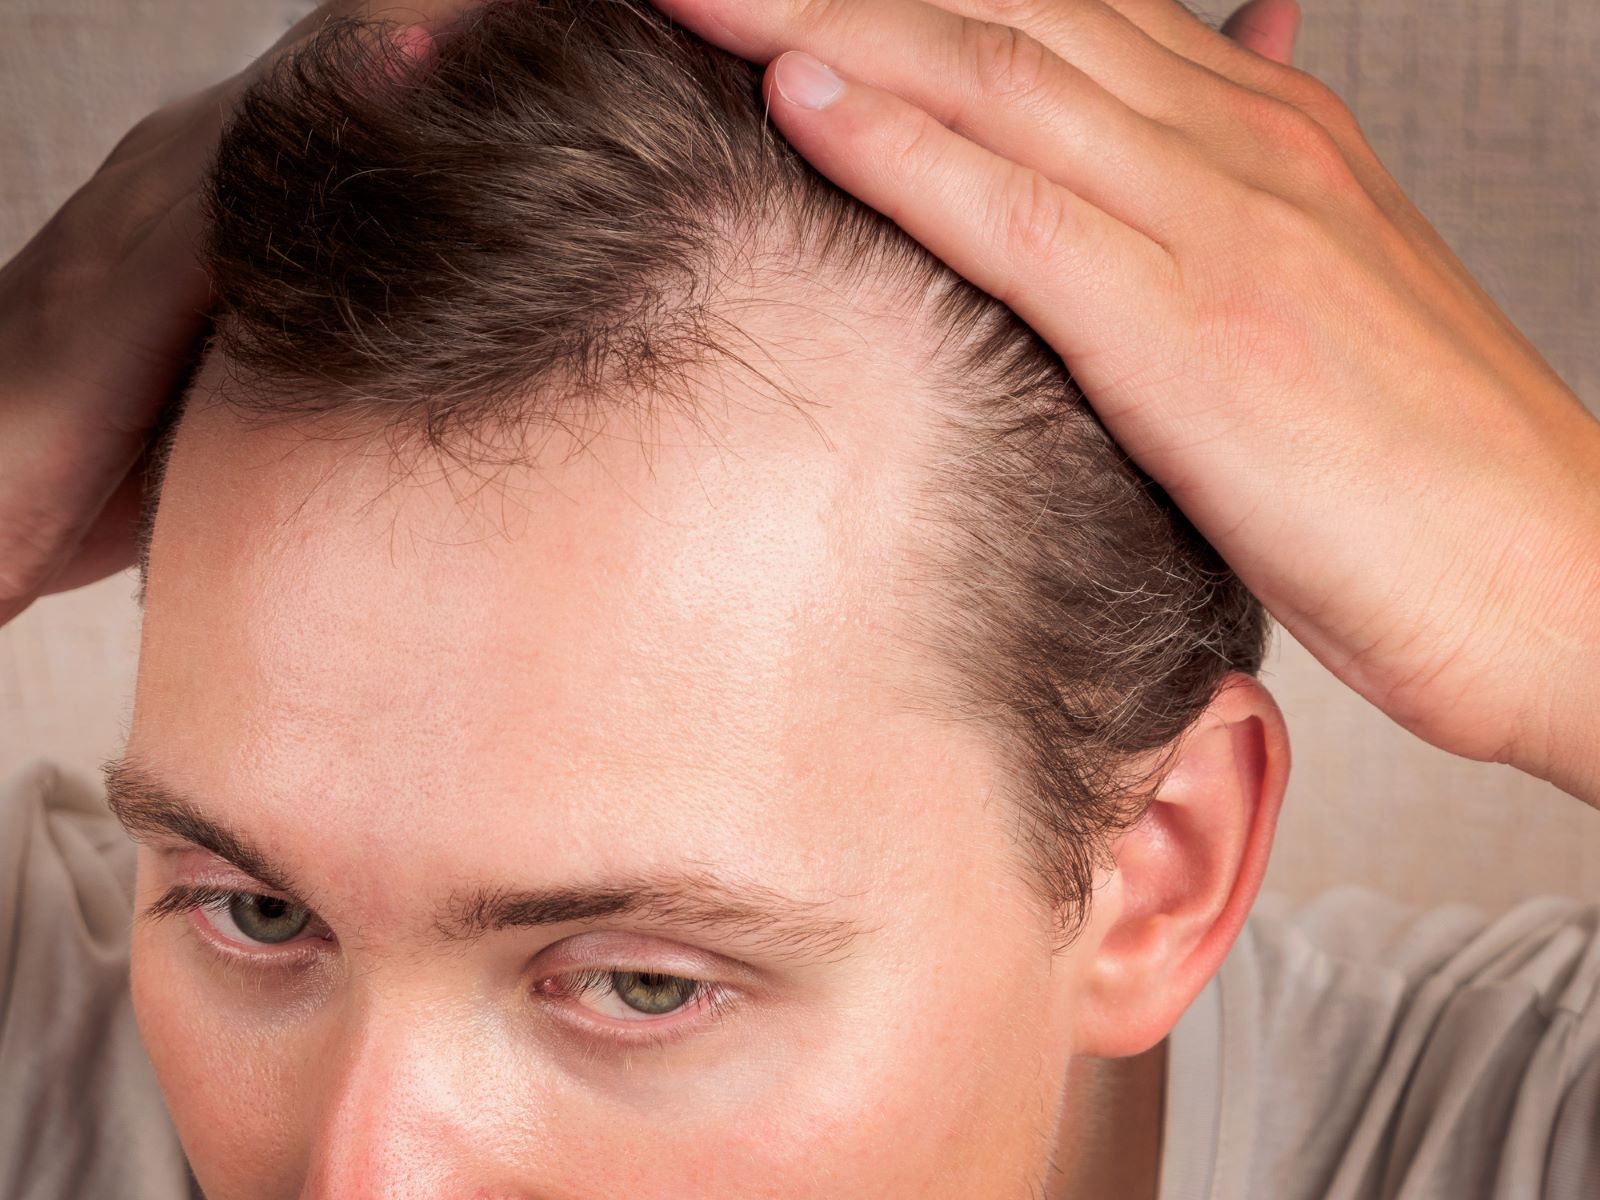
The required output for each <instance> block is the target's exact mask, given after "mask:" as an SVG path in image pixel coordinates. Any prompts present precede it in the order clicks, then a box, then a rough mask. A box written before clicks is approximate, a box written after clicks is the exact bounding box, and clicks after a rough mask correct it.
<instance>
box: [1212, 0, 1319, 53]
mask: <svg viewBox="0 0 1600 1200" xmlns="http://www.w3.org/2000/svg"><path fill="white" fill-rule="evenodd" d="M1299 30H1300V6H1299V5H1298V4H1296V3H1295V0H1250V3H1248V4H1246V5H1244V6H1242V7H1241V8H1239V9H1238V10H1237V11H1236V12H1235V13H1234V14H1233V15H1232V16H1231V17H1229V18H1228V19H1227V20H1226V21H1224V22H1223V23H1222V32H1223V33H1224V34H1225V35H1226V36H1228V37H1230V38H1232V39H1233V40H1234V41H1236V42H1238V43H1239V45H1241V46H1243V47H1245V49H1247V50H1253V51H1254V52H1255V53H1257V54H1259V55H1261V56H1262V57H1263V58H1270V59H1272V60H1273V61H1274V62H1280V63H1283V64H1284V65H1285V66H1289V65H1292V64H1293V62H1294V39H1295V34H1296V33H1298V32H1299Z"/></svg>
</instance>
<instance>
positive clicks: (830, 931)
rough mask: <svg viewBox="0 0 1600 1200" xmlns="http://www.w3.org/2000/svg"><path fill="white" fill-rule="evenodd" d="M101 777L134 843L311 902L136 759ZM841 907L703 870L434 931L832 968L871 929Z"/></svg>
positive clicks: (614, 885) (445, 923)
mask: <svg viewBox="0 0 1600 1200" xmlns="http://www.w3.org/2000/svg"><path fill="white" fill-rule="evenodd" d="M101 772H102V774H103V776H104V778H105V791H106V803H107V805H108V806H109V807H110V809H111V811H112V813H113V814H114V815H115V816H116V818H117V820H118V821H120V822H121V823H122V826H123V828H124V829H126V830H127V832H128V835H129V836H130V837H131V838H133V839H134V840H136V841H142V840H146V839H148V838H151V837H161V836H166V837H175V838H178V839H179V840H181V841H185V842H188V843H190V844H191V845H194V846H198V847H200V848H201V849H204V850H208V851H210V852H211V853H212V854H215V855H216V856H217V857H218V858H221V859H224V860H225V861H227V862H230V863H232V864H233V865H234V866H235V867H237V868H238V869H239V870H241V871H243V872H244V873H245V874H247V875H249V876H251V877H252V878H254V879H258V880H260V881H261V882H262V883H263V884H265V885H266V886H267V887H270V888H273V889H274V890H276V891H280V892H284V893H287V894H289V895H291V896H295V897H296V898H297V899H302V900H303V899H304V898H305V897H304V893H303V892H301V891H300V890H299V889H298V888H296V887H295V885H294V883H293V880H292V879H291V877H290V875H289V874H288V872H286V871H284V870H283V869H282V868H281V867H279V866H278V865H276V864H274V863H273V862H272V861H271V860H270V858H269V856H268V855H267V854H266V853H265V852H264V851H263V850H262V849H261V848H260V847H259V846H257V845H256V844H254V843H253V842H251V841H250V840H249V839H248V838H246V837H244V836H243V835H241V834H239V833H237V832H234V831H232V830H229V829H228V828H227V827H226V826H224V825H222V824H220V823H218V822H216V821H214V820H212V819H211V818H209V817H207V816H205V815H204V814H203V813H202V812H201V811H200V809H199V808H198V807H197V806H196V805H195V804H194V803H193V802H192V801H191V800H190V799H188V798H187V797H185V796H183V795H181V794H180V793H179V792H177V791H176V790H175V789H173V788H172V787H170V786H168V785H167V784H165V783H163V782H162V781H161V780H159V779H158V778H157V777H156V776H155V775H154V774H153V773H152V772H151V771H150V770H149V769H148V768H146V767H145V766H143V765H142V764H141V763H139V762H138V761H137V760H135V759H133V758H130V757H123V758H120V759H109V760H107V761H106V762H105V763H104V764H103V765H102V767H101ZM833 908H834V902H832V901H827V900H811V899H806V898H802V897H798V896H792V895H789V894H787V893H783V892H779V891H777V890H775V889H772V888H769V887H766V886H764V885H762V884H759V883H755V882H752V881H749V880H728V879H722V878H719V877H717V876H715V875H712V874H711V873H709V872H705V871H700V870H685V871H657V872H647V873H644V874H641V875H636V876H633V877H630V878H628V879H624V880H616V881H612V880H608V881H601V882H597V883H593V884H582V885H574V886H565V887H549V888H532V889H526V888H511V887H487V888H476V889H468V890H462V891H455V892H452V893H451V894H450V895H449V896H448V898H447V899H446V900H445V902H444V903H443V904H441V905H440V906H439V907H438V909H437V910H436V912H435V914H434V920H433V930H434V933H435V934H436V935H437V937H438V938H439V939H440V940H441V941H445V942H468V941H473V940H475V939H477V938H480V937H482V936H484V935H485V934H489V933H495V932H498V931H501V930H509V929H534V928H540V927H543V926H548V925H562V924H572V923H582V922H590V921H599V920H604V919H606V918H608V917H619V916H637V917H642V918H646V919H648V920H650V921H651V922H653V923H655V924H659V925H661V926H664V927H668V928H673V929H680V930H684V931H703V932H711V933H721V934H725V935H732V936H734V937H736V938H738V939H740V940H741V941H744V942H747V943H749V944H750V945H752V946H753V947H755V948H757V949H759V950H762V951H765V952H766V953H769V954H771V955H773V956H775V957H781V958H815V959H822V960H831V959H836V958H839V957H841V956H843V955H844V954H845V952H846V951H847V950H848V949H849V947H850V945H851V943H852V942H854V941H855V940H856V938H857V937H859V936H860V935H861V934H862V933H863V932H864V931H865V930H864V927H863V926H861V925H859V924H858V923H856V922H854V921H851V920H849V919H847V918H843V917H840V916H837V915H835V914H834V913H833V912H832V911H831V910H832V909H833Z"/></svg>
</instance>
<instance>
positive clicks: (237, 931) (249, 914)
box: [202, 892, 312, 946]
mask: <svg viewBox="0 0 1600 1200" xmlns="http://www.w3.org/2000/svg"><path fill="white" fill-rule="evenodd" d="M202 911H204V912H205V914H206V917H207V918H208V919H209V920H210V922H211V926H212V928H214V929H215V930H216V931H217V933H218V934H219V935H220V936H221V937H223V938H226V939H227V940H228V941H230V942H235V943H237V944H239V945H246V946H248V945H257V946H281V945H283V944H284V943H285V942H292V941H293V940H294V939H295V938H297V937H299V936H300V935H301V934H302V933H304V932H305V930H306V927H307V926H309V925H310V924H311V921H312V913H311V910H310V909H309V908H307V907H306V906H305V905H303V904H296V903H295V902H294V901H292V900H285V899H284V898H283V897H281V896H263V895H260V894H258V893H254V892H230V893H228V894H227V895H224V896H219V897H217V898H216V899H214V900H212V901H211V902H210V903H208V904H205V905H203V906H202Z"/></svg>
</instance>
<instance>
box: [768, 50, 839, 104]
mask: <svg viewBox="0 0 1600 1200" xmlns="http://www.w3.org/2000/svg"><path fill="white" fill-rule="evenodd" d="M772 75H773V80H774V82H776V83H777V85H778V91H779V92H780V93H782V95H783V98H784V99H785V100H787V101H788V102H789V103H790V104H798V105H799V106H800V107H801V108H827V107H828V105H830V104H832V103H833V102H834V101H835V100H837V99H838V98H839V93H840V92H842V91H844V80H842V79H840V78H839V77H838V76H837V75H835V74H834V73H833V72H832V71H830V70H828V68H827V67H826V66H824V65H823V64H822V63H820V62H818V61H817V60H816V59H814V58H812V57H811V55H809V54H807V53H806V52H805V51H804V50H788V51H785V52H784V53H783V54H782V55H780V56H779V58H778V65H777V66H776V67H774V68H773V69H772Z"/></svg>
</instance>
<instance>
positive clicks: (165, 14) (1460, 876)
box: [0, 0, 1600, 908]
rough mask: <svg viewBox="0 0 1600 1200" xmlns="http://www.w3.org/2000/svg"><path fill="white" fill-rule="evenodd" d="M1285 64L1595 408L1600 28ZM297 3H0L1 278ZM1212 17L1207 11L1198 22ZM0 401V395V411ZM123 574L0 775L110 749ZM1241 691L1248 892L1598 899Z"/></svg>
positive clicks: (1484, 821) (1472, 27) (1327, 726)
mask: <svg viewBox="0 0 1600 1200" xmlns="http://www.w3.org/2000/svg"><path fill="white" fill-rule="evenodd" d="M1301 3H1302V7H1303V8H1304V10H1305V21H1304V27H1303V31H1302V34H1301V39H1300V46H1299V49H1298V52H1297V58H1296V62H1297V63H1298V65H1300V66H1302V67H1304V68H1306V69H1307V70H1309V71H1311V72H1313V73H1314V74H1316V75H1318V76H1320V77H1321V78H1322V79H1324V80H1325V81H1327V82H1328V83H1329V84H1330V85H1331V86H1332V87H1333V88H1335V89H1336V90H1337V91H1338V92H1339V93H1340V95H1342V96H1343V97H1344V98H1345V100H1346V101H1347V102H1348V103H1349V104H1350V105H1351V107H1352V108H1353V109H1354V110H1355V113H1356V115H1357V116H1358V117H1359V118H1360V120H1361V123H1362V125H1363V127H1364V128H1365V129H1366V131H1367V134H1368V137H1369V139H1370V141H1371V142H1372V144H1373V146H1374V148H1375V149H1376V150H1377V152H1378V154H1379V156H1380V157H1381V158H1382V159H1383V161H1384V163H1385V164H1386V165H1387V166H1388V167H1389V169H1390V171H1391V172H1392V173H1393V174H1394V175H1395V176H1396V178H1397V179H1398V180H1399V181H1400V183H1401V185H1402V186H1403V187H1404V188H1405V189H1406V191H1407V192H1408V193H1409V194H1410V195H1411V197H1412V198H1413V200H1414V201H1415V202H1416V203H1417V204H1418V206H1419V207H1420V208H1421V209H1422V211H1423V212H1424V214H1426V215H1427V216H1428V218H1429V219H1430V220H1432V221H1433V223H1434V224H1435V225H1436V226H1437V227H1438V228H1439V230H1440V232H1441V233H1442V234H1443V235H1444V237H1445V239H1446V240H1447V241H1448V242H1449V243H1450V244H1451V245H1452V246H1453V247H1455V249H1456V251H1457V253H1458V254H1460V256H1461V257H1462V259H1463V260H1464V261H1465V262H1466V264H1467V266H1468V267H1469V268H1470V269H1471V270H1472V271H1473V272H1474V273H1475V274H1476V275H1477V277H1478V278H1479V280H1480V281H1481V282H1482V283H1483V285H1484V286H1485V287H1486V288H1487V289H1488V291H1489V293H1490V294H1491V295H1492V296H1494V297H1495V299H1496V301H1497V302H1498V303H1499V304H1500V305H1501V307H1503V308H1504V309H1505V310H1506V312H1507V313H1508V314H1509V315H1510V317H1511V318H1512V320H1514V321H1515V322H1516V323H1517V324H1518V325H1519V326H1520V327H1521V328H1522V329H1523V330H1524V331H1525V332H1526V333H1527V334H1528V336H1529V337H1530V338H1531V339H1532V340H1533V342H1534V344H1535V345H1537V346H1539V347H1540V349H1541V350H1542V351H1543V353H1544V354H1545V356H1546V357H1547V358H1548V359H1549V361H1550V362H1551V364H1552V365H1553V366H1554V367H1555V368H1556V370H1557V371H1558V372H1560V374H1561V375H1562V377H1563V378H1564V379H1566V380H1567V382H1568V383H1569V384H1570V385H1571V386H1572V387H1573V388H1574V389H1575V390H1576V391H1577V392H1578V394H1579V395H1580V396H1582V397H1584V399H1585V401H1586V402H1587V403H1588V404H1589V405H1590V406H1591V408H1594V407H1596V406H1600V336H1597V333H1596V331H1597V330H1600V287H1597V284H1596V271H1595V267H1596V264H1597V262H1600V86H1597V84H1596V82H1595V75H1594V64H1595V63H1596V62H1600V10H1597V9H1596V8H1594V7H1593V6H1590V5H1586V4H1580V3H1576V2H1575V0H1397V2H1395V3H1389V4H1384V5H1377V4H1368V5H1363V4H1362V3H1360V0H1301ZM307 7H308V5H307V4H306V3H303V2H302V0H0V259H3V258H5V257H8V256H9V255H10V254H11V253H13V252H14V251H15V250H16V249H17V248H18V247H19V246H20V245H21V244H22V243H23V241H24V240H25V239H26V238H27V237H28V235H29V234H30V233H31V232H32V231H33V230H34V229H36V228H37V227H38V226H39V225H40V224H41V223H43V221H44V220H45V219H46V218H47V217H48V216H49V215H50V213H51V212H53V211H54V210H55V208H56V206H57V205H58V204H59V203H60V202H61V201H62V200H64V199H65V198H66V197H67V196H68V195H69V194H70V192H71V191H72V189H73V188H74V187H76V186H77V185H78V183H80V182H81V181H82V180H83V179H84V178H86V177H87V176H88V174H89V173H90V172H91V171H92V169H93V168H94V167H95V165H96V164H98V163H99V162H100V160H101V159H102V158H103V157H104V155H105V154H106V153H107V152H108V151H109V150H110V149H111V147H112V146H113V145H114V144H115V142H116V140H117V138H118V137H119V136H120V135H121V134H122V133H123V131H124V130H125V129H126V128H127V127H128V125H129V124H130V123H131V122H132V121H133V120H134V119H135V118H136V117H137V116H139V115H140V114H142V113H143V112H145V111H147V110H148V109H150V108H152V107H154V106H156V105H157V104H159V103H161V102H163V101H165V100H168V99H171V98H174V97H176V96H178V95H180V94H182V93H184V92H186V91H190V90H193V89H194V88H197V87H199V86H201V85H203V84H204V83H206V82H209V81H210V80H212V79H213V78H217V77H220V76H221V75H223V74H226V73H230V72H232V71H234V70H236V69H238V68H239V67H240V66H241V65H243V64H244V63H245V62H246V61H248V59H249V58H250V57H251V56H252V55H254V54H255V53H258V52H259V51H260V50H261V49H263V48H264V47H265V46H267V45H268V44H269V43H270V42H271V41H272V40H273V39H274V38H275V37H276V36H277V35H278V34H279V33H280V32H281V31H282V30H283V29H284V28H286V27H287V26H288V24H289V23H290V22H291V21H292V20H293V19H294V18H296V17H297V16H299V15H300V14H301V13H302V12H304V11H305V10H306V8H307ZM1202 7H1203V8H1207V9H1209V10H1211V11H1215V12H1216V13H1217V15H1219V16H1220V15H1225V14H1224V12H1223V10H1221V9H1220V8H1219V7H1218V6H1217V5H1215V4H1211V5H1205V6H1202ZM0 402H3V398H0ZM132 593H133V584H132V581H131V577H130V576H127V575H124V576H119V577H116V578H113V579H110V580H107V581H105V582H103V583H101V584H99V585H97V586H95V587H92V588H87V589H84V590H82V591H80V592H77V593H75V594H71V595H67V596H61V597H53V598H51V599H49V600H46V601H43V602H41V603H39V604H36V605H35V606H34V607H33V608H32V609H31V610H30V611H29V612H27V613H26V614H24V615H23V616H22V617H21V618H20V619H19V620H17V621H16V622H14V623H13V624H12V626H11V627H10V628H8V629H5V630H0V771H9V770H12V769H14V768H16V767H17V766H20V765H21V764H22V763H23V762H26V761H27V760H28V759H30V758H32V757H34V756H36V755H49V756H51V757H54V758H56V759H58V760H60V761H63V762H65V763H68V764H72V765H74V766H77V767H80V768H82V769H83V770H86V771H93V770H94V768H95V766H96V765H97V763H98V762H99V760H100V759H101V758H102V757H103V756H105V755H107V754H110V753H112V752H114V751H115V750H116V749H117V748H118V747H119V746H120V744H121V742H122V739H123V737H124V735H125V733H126V726H127V717H128V711H129V707H130V700H131V683H132V678H133V670H134V662H135V655H136V651H137V641H138V616H137V612H136V610H135V608H134V605H133V602H132ZM1264 678H1265V680H1266V682H1267V683H1268V685H1269V686H1270V687H1271V688H1272V690H1273V692H1274V693H1275V694H1276V696H1277V697H1278V700H1279V703H1280V704H1281V705H1282V707H1283V710H1284V712H1285V714H1286V716H1287V718H1288V722H1289V728H1290V734H1291V737H1292V740H1293V750H1294V770H1293V772H1292V776H1291V784H1290V788H1289V798H1288V802H1287V806H1286V809H1285V813H1284V817H1283V821H1282V823H1281V825H1280V832H1279V836H1278V848H1277V850H1276V852H1275V856H1274V866H1273V869H1272V873H1271V876H1270V878H1269V881H1268V886H1269V887H1274V888H1277V889H1279V890H1282V891H1285V892H1288V893H1290V894H1292V895H1295V896H1304V895H1309V894H1311V893H1314V892H1317V891H1319V890H1321V889H1323V888H1325V887H1327V886H1330V885H1332V884H1335V883H1338V882H1341V881H1351V880H1353V881H1360V882H1366V883H1370V884H1372V885H1374V886H1376V887H1379V888H1381V889H1383V890H1385V891H1388V892H1389V893H1391V894H1393V895H1396V896H1399V897H1402V898H1405V899H1410V900H1415V901H1419V902H1424V903H1437V902H1441V901H1445V900H1467V901H1475V902H1478V903H1480V904H1483V905H1485V906H1486V907H1490V908H1496V907H1499V906H1502V905H1504V904H1507V903H1509V902H1511V901H1513V900H1515V899H1516V898H1518V897H1520V896H1524V895H1530V894H1534V893H1537V892H1542V891H1556V892H1563V893H1571V894H1583V895H1596V894H1600V813H1597V812H1594V811H1592V810H1590V809H1588V808H1586V807H1584V806H1582V805H1580V804H1579V803H1578V802H1577V801H1575V800H1572V799H1570V798H1568V797H1566V796H1565V795H1563V794H1562V793H1560V792H1559V791H1557V790H1556V789H1554V788H1552V787H1549V786H1547V785H1545V784H1542V783H1539V782H1537V781H1535V780H1532V779H1529V778H1527V777H1525V776H1521V775H1519V774H1518V773H1517V772H1515V771H1512V770H1510V769H1509V768H1506V767H1499V766H1488V765H1484V764H1479V763H1471V762H1466V761H1464V760H1460V759H1455V758H1452V757H1451V756H1449V755H1446V754H1443V753H1441V752H1439V751H1436V750H1434V749H1433V748H1431V747H1429V746H1428V745H1426V744H1425V743H1423V742H1421V741H1419V740H1418V739H1416V738H1414V737H1412V736H1411V735H1409V734H1407V733H1405V732H1404V731H1403V730H1401V729H1400V728H1398V727H1397V726H1395V725H1393V724H1391V723H1390V722H1389V721H1388V720H1387V719H1386V718H1384V717H1383V716H1382V714H1380V713H1379V712H1378V711H1377V710H1376V709H1374V708H1372V707H1371V706H1370V705H1368V704H1367V703H1366V702H1365V701H1363V700H1361V699H1360V698H1359V697H1357V696H1356V695H1355V694H1354V693H1353V692H1351V691H1349V690H1348V689H1346V688H1345V687H1344V686H1343V685H1342V684H1340V683H1339V682H1338V681H1337V680H1336V679H1334V678H1333V676H1332V675H1330V674H1329V673H1328V672H1327V671H1326V670H1324V669H1323V668H1322V667H1321V666H1320V665H1319V664H1318V663H1317V662H1316V661H1315V660H1314V659H1313V658H1311V656H1310V655H1309V654H1307V653H1306V652H1305V651H1304V650H1303V649H1302V648H1301V647H1300V646H1299V645H1298V644H1296V643H1295V642H1294V641H1293V640H1292V639H1291V638H1290V637H1289V636H1288V635H1287V634H1286V633H1284V632H1283V631H1281V630H1279V631H1278V632H1277V634H1276V639H1275V648H1274V651H1273V654H1272V657H1271V659H1270V661H1269V663H1268V666H1267V670H1266V672H1265V675H1264Z"/></svg>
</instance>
